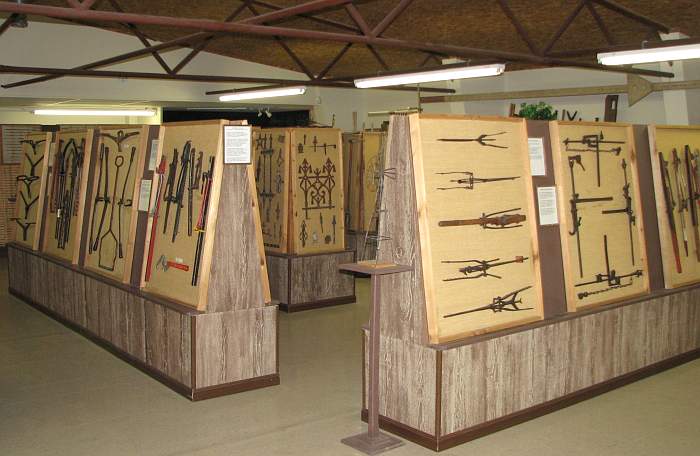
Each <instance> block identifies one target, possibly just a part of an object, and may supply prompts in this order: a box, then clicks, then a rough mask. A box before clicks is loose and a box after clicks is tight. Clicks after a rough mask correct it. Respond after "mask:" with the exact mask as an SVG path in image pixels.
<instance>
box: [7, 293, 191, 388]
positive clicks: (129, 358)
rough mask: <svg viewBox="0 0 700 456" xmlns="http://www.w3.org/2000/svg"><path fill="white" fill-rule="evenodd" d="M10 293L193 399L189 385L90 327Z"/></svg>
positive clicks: (18, 294) (19, 294)
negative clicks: (150, 364)
mask: <svg viewBox="0 0 700 456" xmlns="http://www.w3.org/2000/svg"><path fill="white" fill-rule="evenodd" d="M9 293H10V294H11V295H12V296H14V297H16V298H18V299H21V300H22V301H24V302H26V303H27V304H29V305H30V306H32V307H34V308H35V309H37V310H38V311H39V312H41V313H43V314H45V315H47V316H49V317H50V318H52V319H54V320H56V321H57V322H59V323H61V324H62V325H63V326H65V327H66V328H68V329H71V330H73V331H75V332H76V333H78V334H80V335H81V336H83V337H85V338H86V339H88V340H90V341H91V342H93V343H94V344H95V345H98V346H100V347H102V348H103V349H105V350H107V351H108V352H110V353H111V354H112V355H114V356H116V357H117V358H120V359H121V360H123V361H126V362H127V363H129V364H131V365H132V366H134V367H135V368H137V369H139V370H140V371H141V372H143V373H145V374H147V375H149V376H151V377H153V378H154V379H155V380H157V381H159V382H161V383H162V384H164V385H165V386H167V387H168V388H170V389H172V390H173V391H175V392H176V393H179V394H181V395H183V396H185V397H186V398H188V399H193V397H192V394H193V390H192V388H190V387H188V386H187V385H184V384H182V383H180V382H179V381H177V380H175V379H173V378H172V377H170V376H168V375H166V374H164V373H163V372H161V371H159V370H157V369H155V368H153V367H151V366H149V365H148V364H146V363H144V362H143V361H141V360H140V359H138V358H136V357H134V356H132V355H130V354H129V353H126V352H125V351H123V350H122V349H120V348H118V347H116V346H115V345H113V344H112V343H110V342H108V341H106V340H105V339H103V338H101V337H100V336H98V335H97V334H94V333H93V332H92V331H89V330H88V329H86V328H83V327H82V326H79V325H77V324H75V323H73V322H72V321H70V320H68V319H66V318H65V317H63V316H62V315H59V314H58V313H56V312H54V311H53V310H51V309H48V308H46V307H44V306H43V305H41V304H39V303H37V302H34V301H32V300H31V299H29V297H27V296H24V295H23V294H22V293H20V292H18V291H17V290H15V289H13V288H11V287H10V288H9Z"/></svg>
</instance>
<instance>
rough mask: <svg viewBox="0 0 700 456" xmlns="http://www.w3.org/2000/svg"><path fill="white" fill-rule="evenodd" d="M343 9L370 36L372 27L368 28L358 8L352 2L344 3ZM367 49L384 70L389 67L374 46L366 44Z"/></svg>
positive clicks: (364, 33)
mask: <svg viewBox="0 0 700 456" xmlns="http://www.w3.org/2000/svg"><path fill="white" fill-rule="evenodd" d="M345 10H346V11H347V12H348V15H349V16H350V18H351V19H352V20H353V22H355V24H356V25H357V26H358V27H359V28H360V30H361V31H362V34H363V35H365V36H372V29H370V28H369V25H367V21H365V18H364V17H362V14H361V13H360V10H358V9H357V7H356V6H355V5H354V4H352V3H350V4H348V5H345ZM367 49H368V50H369V51H370V52H371V53H372V55H373V56H374V58H375V59H376V60H377V62H379V64H380V65H381V66H382V68H384V70H388V69H389V65H387V64H386V62H385V61H384V59H383V58H382V56H381V55H380V54H379V52H377V50H376V49H375V48H374V46H372V45H371V44H368V45H367Z"/></svg>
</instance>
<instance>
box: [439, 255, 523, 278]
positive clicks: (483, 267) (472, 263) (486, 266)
mask: <svg viewBox="0 0 700 456" xmlns="http://www.w3.org/2000/svg"><path fill="white" fill-rule="evenodd" d="M527 259H528V257H524V256H516V257H515V258H514V259H512V260H507V261H500V260H501V259H500V258H494V259H493V260H464V261H441V263H443V264H465V263H467V264H468V266H464V267H462V268H459V272H461V273H462V274H464V277H452V278H449V279H442V281H443V282H453V281H455V280H468V279H478V278H480V277H494V278H496V279H500V278H501V276H499V275H496V274H493V273H491V272H489V270H490V269H491V268H495V267H498V266H504V265H506V264H513V263H523V262H525V260H527Z"/></svg>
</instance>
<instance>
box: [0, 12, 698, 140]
mask: <svg viewBox="0 0 700 456" xmlns="http://www.w3.org/2000/svg"><path fill="white" fill-rule="evenodd" d="M141 47H142V45H141V43H140V42H139V41H138V40H137V39H136V38H135V37H132V36H129V35H124V34H119V33H114V32H108V31H104V30H99V29H96V28H91V27H81V26H74V25H63V24H48V23H39V22H32V23H30V25H29V27H28V28H26V29H17V28H10V29H8V30H7V31H6V32H5V34H4V35H3V37H2V39H1V40H0V56H2V64H5V65H18V66H39V67H41V66H44V67H65V68H70V67H74V66H78V65H81V64H85V63H87V62H91V61H93V60H99V59H103V58H107V57H111V56H114V55H116V54H119V53H124V52H128V51H131V50H135V49H139V48H141ZM188 52H189V50H188V49H177V50H173V51H169V52H165V53H163V54H162V55H163V58H164V59H165V60H166V61H167V62H168V63H170V64H172V65H175V64H176V63H177V62H178V61H179V60H180V59H181V58H182V57H183V56H185V55H186V54H187V53H188ZM656 67H658V65H657V66H656ZM105 69H117V70H125V71H146V72H162V69H161V68H160V66H159V65H158V64H157V62H156V61H155V60H154V59H153V58H152V57H150V56H146V57H144V58H141V59H138V60H134V61H130V62H127V63H122V64H119V65H114V66H112V67H105ZM673 70H674V71H676V72H677V73H679V74H680V75H681V76H683V77H685V78H688V79H700V62H692V63H676V64H675V65H674V67H673ZM183 73H192V74H209V75H230V76H263V77H273V78H288V79H300V80H303V79H305V77H304V75H302V74H301V73H298V72H294V71H289V70H283V69H279V68H274V67H270V66H266V65H260V64H256V63H251V62H246V61H242V60H237V59H231V58H226V57H221V56H218V55H215V54H210V53H207V52H202V53H199V54H198V55H197V57H196V58H195V59H194V60H193V61H192V62H190V64H189V65H188V66H187V67H186V68H185V69H184V70H183ZM27 77H28V76H26V75H0V82H2V83H7V82H13V81H18V80H21V79H25V78H27ZM625 80H626V77H625V75H622V74H616V73H603V72H595V71H584V70H575V69H567V68H557V69H538V70H528V71H517V72H508V73H506V74H505V75H503V76H500V77H495V78H484V79H479V80H463V81H456V82H451V83H447V84H442V86H443V87H445V86H447V87H452V88H455V89H456V90H457V93H479V92H493V91H512V90H535V89H547V88H561V87H581V86H589V85H613V84H624V83H625ZM236 86H241V85H237V84H216V83H195V82H180V81H151V80H139V79H133V80H116V79H97V78H68V77H66V78H60V79H56V80H52V81H48V82H44V83H39V84H34V85H30V86H24V87H18V88H14V89H0V98H8V97H19V98H60V99H81V100H112V101H114V102H115V103H117V102H132V103H137V104H148V102H155V101H161V102H162V101H164V102H190V103H197V102H212V101H217V98H216V97H215V96H207V95H205V94H204V93H205V91H207V90H216V89H222V88H229V87H236ZM424 95H430V94H426V93H424ZM604 98H605V97H604V96H602V95H601V96H586V97H572V98H551V99H546V98H545V99H543V100H541V101H545V102H548V103H550V104H551V105H553V106H554V108H555V109H559V110H560V112H561V110H562V109H567V110H569V111H579V114H580V115H581V116H582V117H583V118H584V119H585V120H593V119H595V118H596V117H598V118H600V119H602V118H603V112H604ZM0 101H2V100H0ZM523 101H526V102H529V103H531V102H537V101H540V100H504V101H492V102H479V103H437V104H427V105H424V106H423V108H424V109H425V110H426V111H427V112H447V113H467V114H481V115H507V114H508V108H509V105H510V103H511V102H512V103H516V104H519V103H521V102H523ZM261 102H263V103H265V104H266V105H270V106H274V105H275V104H286V105H289V104H293V105H299V106H308V107H312V108H313V112H312V115H313V118H314V120H316V121H317V122H320V123H323V124H330V123H331V122H332V119H333V114H335V125H336V126H338V127H340V128H342V129H344V130H347V131H349V130H352V128H353V112H357V119H358V122H357V123H358V127H360V128H361V127H362V125H363V124H364V125H365V126H368V127H369V126H371V125H374V126H379V125H380V124H381V122H382V121H383V120H385V118H382V117H367V113H368V112H372V111H384V110H391V109H401V108H406V107H409V106H410V107H415V106H417V97H416V94H415V93H413V92H397V91H382V90H367V91H361V90H344V89H321V88H309V90H308V91H307V93H306V94H305V95H303V96H298V97H284V98H279V99H269V100H264V101H261ZM698 103H700V91H698V90H695V91H676V92H665V93H654V94H652V95H650V96H648V97H647V98H645V99H644V100H642V101H640V102H639V103H638V104H636V105H635V106H633V107H631V108H630V107H628V106H627V99H626V96H624V95H623V96H621V97H620V104H619V115H618V120H619V121H626V122H633V123H687V122H691V123H697V124H700V111H699V110H698V106H699V104H698ZM5 104H7V103H5ZM71 121H72V122H74V123H99V122H101V123H123V122H124V121H125V119H123V118H121V119H85V118H79V119H56V118H52V119H47V118H37V117H35V116H33V115H32V114H28V113H27V110H26V109H25V110H24V111H16V110H14V111H12V110H8V108H7V107H4V108H0V123H71ZM142 121H144V120H143V119H136V120H134V119H132V120H131V122H142ZM151 121H155V122H157V121H158V118H155V119H151Z"/></svg>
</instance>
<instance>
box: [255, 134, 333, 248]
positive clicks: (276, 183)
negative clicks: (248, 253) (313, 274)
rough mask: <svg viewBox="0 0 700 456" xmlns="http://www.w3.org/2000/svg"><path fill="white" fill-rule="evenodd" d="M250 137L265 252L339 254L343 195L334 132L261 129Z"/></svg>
mask: <svg viewBox="0 0 700 456" xmlns="http://www.w3.org/2000/svg"><path fill="white" fill-rule="evenodd" d="M256 135H257V137H258V138H260V141H257V142H254V144H255V153H254V156H255V159H254V162H255V176H256V185H257V193H258V198H259V200H260V212H261V214H260V217H261V221H262V226H263V239H264V244H265V249H266V251H267V252H269V253H274V254H291V255H307V254H318V253H334V252H342V251H343V250H344V249H345V239H344V233H345V209H344V207H345V201H344V200H345V190H344V188H343V182H344V181H343V178H344V176H343V161H342V159H341V158H342V139H341V132H340V130H338V129H333V128H265V129H262V130H260V131H259V132H258V133H256ZM263 152H264V153H263ZM275 157H276V158H275ZM285 228H286V229H285Z"/></svg>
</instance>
